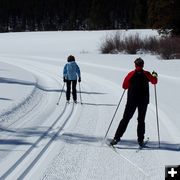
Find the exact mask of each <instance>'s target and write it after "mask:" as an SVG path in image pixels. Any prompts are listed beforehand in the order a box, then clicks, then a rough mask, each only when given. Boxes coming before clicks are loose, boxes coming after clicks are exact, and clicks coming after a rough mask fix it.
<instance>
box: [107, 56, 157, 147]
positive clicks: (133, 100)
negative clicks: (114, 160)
mask: <svg viewBox="0 0 180 180" xmlns="http://www.w3.org/2000/svg"><path fill="white" fill-rule="evenodd" d="M134 63H135V70H134V71H131V72H129V73H128V75H127V76H126V77H125V79H124V82H123V85H122V87H123V89H128V93H127V103H126V107H125V110H124V114H123V118H122V120H121V121H120V123H119V126H118V128H117V130H116V133H115V136H114V139H113V140H112V141H111V142H110V144H111V145H115V144H117V143H118V142H119V141H120V140H121V137H122V136H123V134H124V132H125V131H126V128H127V126H128V123H129V121H130V119H131V118H132V116H133V114H134V112H135V110H136V108H137V109H138V117H137V120H138V125H137V137H138V139H137V140H138V143H139V146H143V143H144V134H145V115H146V110H147V106H148V104H149V82H151V83H152V84H157V76H158V75H157V73H156V72H154V71H153V72H152V74H151V73H150V72H148V71H145V70H143V67H144V61H143V60H142V59H141V58H137V59H136V60H135V61H134Z"/></svg>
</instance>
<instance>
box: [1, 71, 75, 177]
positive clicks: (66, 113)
mask: <svg viewBox="0 0 180 180" xmlns="http://www.w3.org/2000/svg"><path fill="white" fill-rule="evenodd" d="M41 73H42V72H41ZM53 79H55V80H56V81H57V79H56V78H55V77H53ZM36 83H37V82H36ZM34 89H37V88H36V86H35V88H34ZM33 92H34V91H33ZM29 98H31V97H29ZM38 104H39V103H38ZM67 106H68V107H67ZM18 107H20V108H21V106H18ZM17 109H19V108H17ZM33 109H34V107H32V108H31V109H30V110H29V111H32V110H33ZM29 111H28V112H29ZM73 112H74V104H72V105H67V104H65V105H64V108H63V110H62V111H61V113H60V114H59V115H58V117H57V118H56V119H55V121H54V123H53V124H52V125H51V126H50V127H49V128H48V130H47V131H46V132H44V133H43V134H42V135H41V136H40V137H39V138H38V139H37V140H36V141H35V142H34V143H33V145H32V146H31V147H30V148H29V149H28V150H27V151H26V152H25V153H24V154H23V155H22V156H21V157H20V158H19V159H18V160H17V161H16V162H15V163H14V164H13V165H11V167H10V168H9V169H8V170H7V171H6V172H5V173H3V174H2V176H1V177H0V180H4V179H6V178H10V179H11V178H12V179H14V176H13V173H15V174H16V172H15V170H16V169H18V167H19V166H22V165H21V164H23V162H24V160H25V159H26V158H27V157H29V156H30V153H32V151H33V150H35V147H36V146H37V145H38V144H40V142H41V141H42V140H43V139H45V137H46V136H47V135H48V134H49V133H50V132H51V130H53V129H54V128H55V127H56V126H58V125H59V123H61V126H60V127H57V128H55V129H56V131H54V134H53V136H52V137H51V138H50V140H48V141H47V143H46V144H44V145H43V148H42V149H41V150H40V152H39V151H38V152H37V153H36V154H35V155H34V156H33V157H34V158H33V159H32V160H31V161H30V162H28V164H27V165H26V166H25V167H27V168H23V171H22V172H21V174H19V175H17V176H18V178H17V179H19V180H20V179H24V177H25V176H26V175H27V174H28V173H29V171H30V170H31V169H32V168H33V167H34V165H35V164H36V163H37V162H38V160H39V159H40V158H41V157H42V155H43V154H44V153H45V152H46V150H47V149H48V148H49V147H50V145H51V144H52V143H53V141H54V140H55V139H56V138H57V137H58V135H59V134H60V132H61V131H62V130H63V128H64V127H65V126H66V124H67V122H68V121H69V119H70V118H71V116H72V114H73ZM20 119H21V118H20ZM61 121H62V122H61ZM14 123H15V122H13V124H14ZM11 125H12V124H11ZM11 125H9V126H11ZM9 126H8V127H9Z"/></svg>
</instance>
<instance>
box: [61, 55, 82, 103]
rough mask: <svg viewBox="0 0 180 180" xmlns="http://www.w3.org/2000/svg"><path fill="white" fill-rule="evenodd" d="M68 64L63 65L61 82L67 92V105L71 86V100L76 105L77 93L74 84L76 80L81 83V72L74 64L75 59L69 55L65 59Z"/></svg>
mask: <svg viewBox="0 0 180 180" xmlns="http://www.w3.org/2000/svg"><path fill="white" fill-rule="evenodd" d="M67 61H68V63H66V64H65V66H64V70H63V80H64V82H66V86H67V90H66V100H67V102H68V103H69V100H70V92H71V86H72V95H73V100H74V102H75V103H77V92H76V84H77V80H78V82H79V83H80V82H81V72H80V68H79V66H78V65H77V63H76V62H75V57H74V56H72V55H70V56H68V58H67Z"/></svg>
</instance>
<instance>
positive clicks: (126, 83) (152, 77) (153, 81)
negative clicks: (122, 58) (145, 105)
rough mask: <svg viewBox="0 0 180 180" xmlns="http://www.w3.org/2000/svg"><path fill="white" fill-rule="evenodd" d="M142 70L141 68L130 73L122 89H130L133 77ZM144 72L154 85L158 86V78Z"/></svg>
mask: <svg viewBox="0 0 180 180" xmlns="http://www.w3.org/2000/svg"><path fill="white" fill-rule="evenodd" d="M141 70H142V68H141V67H136V69H135V70H134V71H131V72H129V73H128V75H127V76H126V77H125V78H124V82H123V85H122V88H123V89H128V88H129V85H130V80H131V78H132V76H133V75H134V74H135V72H136V71H141ZM143 72H144V74H145V75H146V77H147V78H148V79H149V81H150V82H151V83H152V84H157V78H156V77H154V76H152V75H151V73H150V72H149V71H145V70H143Z"/></svg>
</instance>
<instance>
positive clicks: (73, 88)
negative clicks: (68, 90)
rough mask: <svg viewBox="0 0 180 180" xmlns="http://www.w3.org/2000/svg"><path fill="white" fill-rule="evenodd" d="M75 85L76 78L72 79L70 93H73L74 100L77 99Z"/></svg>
mask: <svg viewBox="0 0 180 180" xmlns="http://www.w3.org/2000/svg"><path fill="white" fill-rule="evenodd" d="M76 85H77V80H74V81H72V95H73V100H74V101H75V102H76V101H77V92H76Z"/></svg>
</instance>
